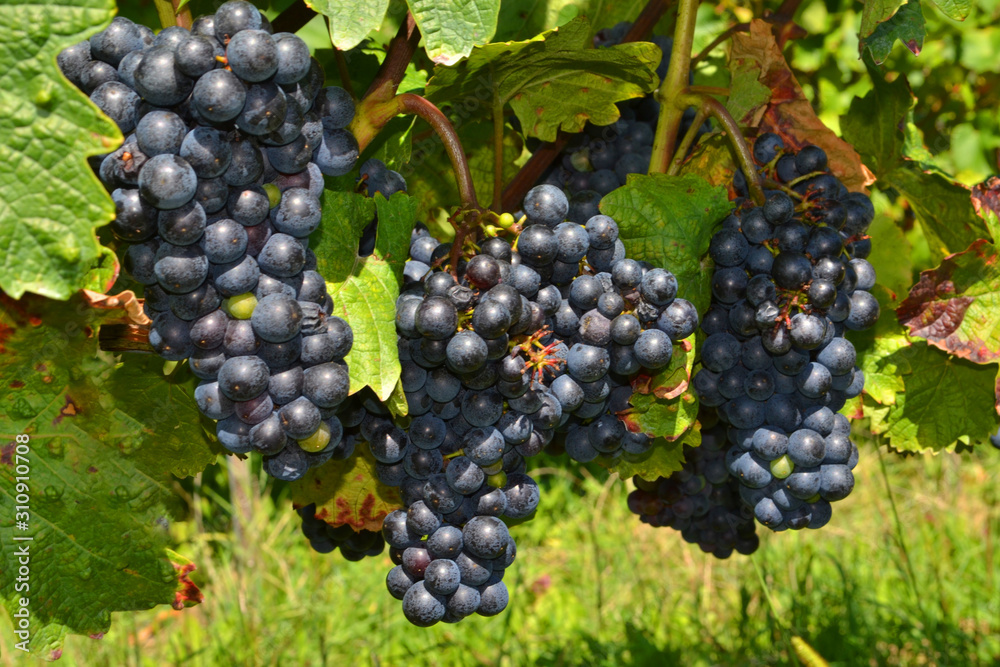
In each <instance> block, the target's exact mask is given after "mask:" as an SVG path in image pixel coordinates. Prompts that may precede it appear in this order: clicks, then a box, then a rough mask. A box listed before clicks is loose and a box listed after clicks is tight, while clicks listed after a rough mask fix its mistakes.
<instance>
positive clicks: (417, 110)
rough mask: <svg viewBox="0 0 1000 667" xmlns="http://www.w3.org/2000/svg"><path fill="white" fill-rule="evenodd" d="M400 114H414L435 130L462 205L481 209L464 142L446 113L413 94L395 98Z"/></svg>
mask: <svg viewBox="0 0 1000 667" xmlns="http://www.w3.org/2000/svg"><path fill="white" fill-rule="evenodd" d="M395 100H396V103H397V104H398V107H399V112H400V113H407V114H413V115H414V116H419V117H420V118H422V119H423V120H424V121H426V122H427V124H428V125H430V126H431V128H433V129H434V132H435V134H437V135H438V138H439V139H441V142H442V143H443V144H444V149H445V151H446V152H447V153H448V159H450V160H451V168H452V169H453V170H454V171H455V179H456V180H457V181H458V194H459V196H460V197H461V200H462V204H463V205H465V206H468V207H471V208H479V202H478V201H477V200H476V187H475V184H474V183H473V182H472V173H471V172H470V171H469V161H468V160H467V159H466V157H465V150H464V149H463V148H462V142H461V141H459V140H458V133H457V132H455V126H454V125H452V124H451V121H450V120H448V117H447V116H445V115H444V112H443V111H441V110H440V109H438V108H437V106H435V105H434V103H433V102H430V101H428V100H427V99H426V98H424V97H421V96H420V95H415V94H413V93H403V94H402V95H397V96H396V97H395Z"/></svg>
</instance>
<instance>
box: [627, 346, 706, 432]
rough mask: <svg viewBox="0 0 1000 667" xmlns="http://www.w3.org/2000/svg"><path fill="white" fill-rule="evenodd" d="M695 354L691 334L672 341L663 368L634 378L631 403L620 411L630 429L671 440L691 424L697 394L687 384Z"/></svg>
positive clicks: (696, 409)
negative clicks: (672, 347) (624, 410)
mask: <svg viewBox="0 0 1000 667" xmlns="http://www.w3.org/2000/svg"><path fill="white" fill-rule="evenodd" d="M694 357H695V353H694V334H692V335H691V337H689V338H687V339H685V340H682V341H678V342H677V343H676V344H675V345H674V354H673V357H672V358H671V359H670V364H669V365H667V367H666V368H664V369H662V370H660V371H657V372H656V373H655V374H653V375H652V376H648V375H639V376H638V377H637V378H636V379H635V380H633V382H632V387H633V389H634V390H635V393H634V394H633V395H632V398H631V399H630V400H629V402H630V403H631V405H632V407H631V408H630V409H629V410H627V411H626V412H625V413H623V414H620V415H619V417H621V420H622V422H623V423H624V424H625V427H626V428H628V430H629V431H632V432H633V433H646V434H647V435H650V436H652V437H654V438H665V439H667V440H669V441H674V440H677V439H678V438H680V437H681V435H683V434H684V432H685V431H686V430H687V429H689V428H690V427H691V424H693V423H694V421H695V418H696V417H697V416H698V398H697V396H696V395H695V393H694V392H693V391H691V390H690V386H689V385H690V382H691V369H692V368H693V367H694Z"/></svg>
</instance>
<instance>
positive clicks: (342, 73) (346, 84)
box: [333, 47, 354, 97]
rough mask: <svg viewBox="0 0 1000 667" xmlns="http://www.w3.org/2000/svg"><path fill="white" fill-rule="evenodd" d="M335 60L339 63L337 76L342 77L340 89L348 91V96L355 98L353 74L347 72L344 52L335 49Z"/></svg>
mask: <svg viewBox="0 0 1000 667" xmlns="http://www.w3.org/2000/svg"><path fill="white" fill-rule="evenodd" d="M333 59H334V61H335V62H336V63H337V75H338V76H339V77H340V87H341V88H343V89H344V90H346V91H347V94H348V95H350V96H351V97H354V84H352V83H351V73H350V72H349V71H348V70H347V59H346V58H344V52H343V51H341V50H340V49H338V48H337V47H333Z"/></svg>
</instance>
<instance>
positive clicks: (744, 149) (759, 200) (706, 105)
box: [675, 93, 764, 206]
mask: <svg viewBox="0 0 1000 667" xmlns="http://www.w3.org/2000/svg"><path fill="white" fill-rule="evenodd" d="M678 102H679V105H680V104H686V105H690V106H694V107H696V108H697V109H699V110H704V111H706V112H707V113H708V115H709V116H711V117H712V118H714V119H715V120H716V122H718V123H719V125H721V126H722V129H723V131H725V133H726V134H727V135H728V137H729V143H730V145H731V146H732V147H733V150H735V151H736V158H737V160H739V163H740V168H741V169H743V175H744V176H746V179H747V188H748V189H749V190H750V198H751V199H753V201H754V203H755V204H757V206H763V205H764V188H763V186H762V185H761V181H760V174H759V173H758V172H757V166H756V164H754V161H753V153H751V151H750V146H749V145H748V144H747V141H746V139H744V138H743V133H742V132H741V131H740V127H739V125H737V124H736V120H735V119H734V118H733V117H732V115H731V114H730V113H729V110H728V109H726V106H725V105H724V104H723V103H722V102H720V101H719V100H717V99H715V98H714V97H710V96H708V95H696V94H694V93H685V94H684V95H681V96H679V99H678ZM679 105H678V106H679ZM675 159H681V160H683V159H684V155H683V154H682V155H680V156H678V157H677V158H675Z"/></svg>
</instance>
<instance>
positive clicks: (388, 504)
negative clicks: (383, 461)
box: [291, 443, 403, 532]
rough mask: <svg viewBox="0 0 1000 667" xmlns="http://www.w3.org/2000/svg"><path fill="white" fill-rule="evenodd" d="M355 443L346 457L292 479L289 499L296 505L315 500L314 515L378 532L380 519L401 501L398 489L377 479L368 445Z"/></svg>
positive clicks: (380, 525) (380, 527)
mask: <svg viewBox="0 0 1000 667" xmlns="http://www.w3.org/2000/svg"><path fill="white" fill-rule="evenodd" d="M358 447H359V451H358V452H357V453H356V454H355V455H354V456H352V457H350V458H349V459H347V460H346V461H328V462H327V463H324V464H323V465H321V466H319V467H318V468H312V469H310V470H309V472H307V473H306V474H305V477H303V478H302V479H300V480H297V481H295V482H292V484H291V486H292V503H293V504H294V505H295V507H296V508H299V507H303V506H305V505H310V504H312V503H316V517H317V518H320V519H323V520H324V521H326V522H327V523H328V524H330V525H331V526H334V527H337V526H350V527H351V528H353V529H354V530H358V531H360V530H374V531H379V532H381V530H382V519H384V518H385V517H386V515H387V514H389V512H391V511H393V510H397V509H400V508H401V507H402V506H403V501H402V500H401V499H400V497H399V490H398V489H396V488H394V487H390V486H385V485H384V484H382V483H381V482H379V481H378V478H377V477H376V476H375V458H374V457H373V456H372V454H371V451H369V449H368V445H367V444H365V443H359V444H358Z"/></svg>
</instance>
